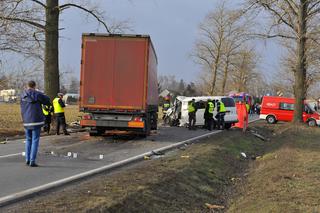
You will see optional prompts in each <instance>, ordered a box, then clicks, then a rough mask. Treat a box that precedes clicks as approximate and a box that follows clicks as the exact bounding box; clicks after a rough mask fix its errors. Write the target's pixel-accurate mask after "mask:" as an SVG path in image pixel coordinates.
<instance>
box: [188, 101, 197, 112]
mask: <svg viewBox="0 0 320 213" xmlns="http://www.w3.org/2000/svg"><path fill="white" fill-rule="evenodd" d="M195 111H196V108H195V107H194V106H193V103H192V102H191V103H190V104H189V105H188V112H195Z"/></svg>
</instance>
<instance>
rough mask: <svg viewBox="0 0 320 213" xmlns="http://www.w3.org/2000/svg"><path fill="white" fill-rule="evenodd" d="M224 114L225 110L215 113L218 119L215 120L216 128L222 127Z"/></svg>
mask: <svg viewBox="0 0 320 213" xmlns="http://www.w3.org/2000/svg"><path fill="white" fill-rule="evenodd" d="M225 115H226V113H225V112H218V114H217V115H216V117H217V119H218V121H217V128H218V129H224V116H225Z"/></svg>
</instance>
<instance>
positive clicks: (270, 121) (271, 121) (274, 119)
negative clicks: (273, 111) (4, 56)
mask: <svg viewBox="0 0 320 213" xmlns="http://www.w3.org/2000/svg"><path fill="white" fill-rule="evenodd" d="M266 120H267V122H268V123H269V124H275V123H276V122H277V120H276V118H275V117H274V116H273V115H268V116H267V118H266Z"/></svg>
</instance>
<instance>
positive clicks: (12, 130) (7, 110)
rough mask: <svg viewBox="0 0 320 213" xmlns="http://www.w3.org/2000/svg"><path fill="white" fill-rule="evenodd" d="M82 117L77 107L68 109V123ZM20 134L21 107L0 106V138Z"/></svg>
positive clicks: (16, 105)
mask: <svg viewBox="0 0 320 213" xmlns="http://www.w3.org/2000/svg"><path fill="white" fill-rule="evenodd" d="M81 115H82V113H80V112H79V108H78V106H77V105H76V106H74V105H69V106H67V107H66V119H67V123H71V122H73V121H77V120H79V119H80V117H79V116H81ZM19 134H23V126H22V119H21V111H20V105H19V104H0V138H1V137H5V136H14V135H19Z"/></svg>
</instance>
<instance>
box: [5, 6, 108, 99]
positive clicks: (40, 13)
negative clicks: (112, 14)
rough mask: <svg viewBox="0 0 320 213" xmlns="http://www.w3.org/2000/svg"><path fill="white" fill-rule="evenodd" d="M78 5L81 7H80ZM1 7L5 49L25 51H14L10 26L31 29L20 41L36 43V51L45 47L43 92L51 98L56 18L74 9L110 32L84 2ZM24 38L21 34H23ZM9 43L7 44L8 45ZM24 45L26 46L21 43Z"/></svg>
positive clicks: (56, 59)
mask: <svg viewBox="0 0 320 213" xmlns="http://www.w3.org/2000/svg"><path fill="white" fill-rule="evenodd" d="M80 2H81V3H80ZM0 5H1V7H0V21H1V23H0V26H2V28H3V27H6V28H7V29H9V30H7V29H6V28H4V30H5V32H4V33H7V32H9V34H6V37H7V38H9V40H7V44H6V45H4V46H6V47H9V48H11V44H12V46H13V47H12V48H11V49H14V50H16V49H17V50H18V51H19V50H22V49H25V47H24V46H22V48H16V46H15V45H14V44H15V43H10V40H12V39H14V37H13V36H12V35H11V34H10V30H11V26H12V25H15V26H16V28H15V33H17V32H19V30H17V29H19V28H20V29H21V31H23V30H24V29H30V30H31V31H33V34H31V36H32V38H30V36H29V37H28V34H26V35H25V36H26V38H22V40H24V41H25V42H26V41H29V40H31V39H33V40H32V41H33V42H37V43H38V45H39V47H40V46H42V45H43V43H44V57H43V60H44V79H45V81H44V82H45V92H46V93H47V94H48V95H49V96H50V97H51V98H53V97H54V96H55V95H56V93H57V92H58V91H59V89H60V88H59V87H60V86H59V57H58V53H59V52H58V46H59V17H60V15H61V13H62V12H64V11H65V10H67V9H70V8H76V9H79V10H81V11H84V12H85V13H87V14H89V15H91V16H92V17H94V18H95V19H96V20H97V21H98V22H99V23H100V24H102V25H103V27H104V28H105V30H106V31H107V32H111V31H110V29H109V28H108V26H107V24H106V23H105V21H104V18H103V16H102V13H101V12H100V11H99V10H97V8H94V7H93V8H88V7H87V6H86V2H85V1H70V2H67V3H65V4H59V0H46V1H44V0H43V1H42V0H2V1H1V4H0ZM22 35H24V34H22ZM8 42H9V43H10V44H8ZM19 44H20V43H19ZM23 44H26V43H23Z"/></svg>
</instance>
